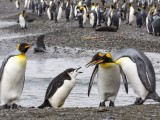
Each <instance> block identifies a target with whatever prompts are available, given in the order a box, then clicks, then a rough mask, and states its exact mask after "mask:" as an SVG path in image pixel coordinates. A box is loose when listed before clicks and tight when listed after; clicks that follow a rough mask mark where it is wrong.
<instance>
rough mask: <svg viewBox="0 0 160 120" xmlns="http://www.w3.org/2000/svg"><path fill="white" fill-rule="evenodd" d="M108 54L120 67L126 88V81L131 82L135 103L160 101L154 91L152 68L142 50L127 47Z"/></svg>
mask: <svg viewBox="0 0 160 120" xmlns="http://www.w3.org/2000/svg"><path fill="white" fill-rule="evenodd" d="M107 54H108V53H107ZM110 55H111V58H112V60H113V61H114V63H116V64H117V65H119V66H120V68H121V74H122V77H123V81H124V83H125V85H126V86H125V87H126V89H128V83H130V84H131V87H132V88H133V91H134V93H135V96H136V101H135V103H134V104H135V105H141V104H143V103H144V102H145V101H146V100H147V99H153V100H154V101H157V102H160V97H159V96H158V94H157V93H156V77H155V71H154V68H153V66H152V63H151V61H150V60H149V58H148V57H147V56H146V55H145V54H144V53H143V52H141V51H140V50H137V49H134V48H128V49H121V50H117V51H112V52H110Z"/></svg>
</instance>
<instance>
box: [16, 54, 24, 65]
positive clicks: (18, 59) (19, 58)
mask: <svg viewBox="0 0 160 120" xmlns="http://www.w3.org/2000/svg"><path fill="white" fill-rule="evenodd" d="M13 59H14V61H15V62H16V63H17V64H19V65H26V62H27V57H26V56H25V54H19V55H17V56H14V57H13Z"/></svg>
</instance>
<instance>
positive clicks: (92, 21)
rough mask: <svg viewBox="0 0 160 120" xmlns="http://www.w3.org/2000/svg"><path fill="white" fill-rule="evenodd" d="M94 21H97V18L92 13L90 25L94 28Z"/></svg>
mask: <svg viewBox="0 0 160 120" xmlns="http://www.w3.org/2000/svg"><path fill="white" fill-rule="evenodd" d="M94 19H95V18H94V14H93V13H90V24H91V25H92V27H93V26H94V22H95V20H94Z"/></svg>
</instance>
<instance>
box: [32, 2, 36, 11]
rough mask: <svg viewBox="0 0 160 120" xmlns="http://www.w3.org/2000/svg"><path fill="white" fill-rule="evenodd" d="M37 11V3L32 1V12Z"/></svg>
mask: <svg viewBox="0 0 160 120" xmlns="http://www.w3.org/2000/svg"><path fill="white" fill-rule="evenodd" d="M35 9H36V3H35V1H34V0H32V1H31V10H32V12H34V11H35Z"/></svg>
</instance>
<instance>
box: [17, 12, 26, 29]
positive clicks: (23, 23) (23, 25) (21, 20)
mask: <svg viewBox="0 0 160 120" xmlns="http://www.w3.org/2000/svg"><path fill="white" fill-rule="evenodd" d="M18 22H19V24H20V27H21V28H22V29H23V28H26V20H25V10H23V12H22V13H21V14H20V15H19V20H18Z"/></svg>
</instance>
